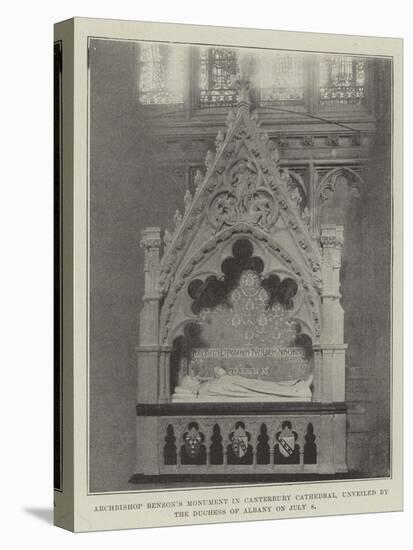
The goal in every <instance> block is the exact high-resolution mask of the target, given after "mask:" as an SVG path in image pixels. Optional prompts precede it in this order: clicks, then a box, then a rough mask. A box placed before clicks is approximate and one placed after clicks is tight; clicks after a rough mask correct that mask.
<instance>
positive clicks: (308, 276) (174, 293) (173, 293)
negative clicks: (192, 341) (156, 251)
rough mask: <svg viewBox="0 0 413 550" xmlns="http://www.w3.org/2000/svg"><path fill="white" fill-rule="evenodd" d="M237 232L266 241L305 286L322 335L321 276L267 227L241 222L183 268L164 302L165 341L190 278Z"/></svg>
mask: <svg viewBox="0 0 413 550" xmlns="http://www.w3.org/2000/svg"><path fill="white" fill-rule="evenodd" d="M235 235H239V236H243V237H247V238H248V237H250V238H251V239H252V240H253V241H258V242H262V243H264V244H265V246H266V247H268V248H269V249H270V250H271V252H272V253H273V254H274V255H275V256H276V257H277V258H278V259H279V260H280V262H281V263H282V265H284V267H285V268H286V270H287V272H289V273H292V274H293V275H294V277H295V279H296V281H297V282H298V283H299V284H300V286H301V287H302V288H303V289H304V292H305V294H306V298H307V301H308V304H309V307H310V310H311V315H312V320H313V325H314V333H315V335H316V336H319V335H320V333H321V326H320V300H319V296H318V291H319V287H318V282H317V280H318V278H317V275H316V274H315V273H317V272H314V271H312V270H311V269H303V267H302V266H300V265H299V264H298V263H297V262H296V261H295V260H294V259H293V258H292V257H291V255H290V254H288V252H287V251H286V250H284V249H283V248H282V247H281V246H280V245H279V244H278V243H277V242H276V241H275V240H274V239H273V238H272V237H271V236H270V235H268V234H267V233H265V232H264V231H263V230H261V229H258V228H256V227H252V226H250V225H248V224H245V223H241V224H238V225H237V226H234V227H231V228H228V229H227V230H225V231H222V232H220V233H219V234H217V235H215V236H213V237H212V238H211V239H209V240H208V241H207V242H206V243H205V245H204V246H203V247H202V249H201V250H200V251H199V252H198V253H197V254H196V255H195V256H193V257H192V258H191V259H190V260H189V261H188V262H187V263H186V264H185V265H184V266H182V268H181V269H180V270H179V274H177V276H176V278H175V279H174V281H173V283H172V284H171V286H170V288H169V290H168V293H167V295H166V298H165V301H164V303H163V305H162V311H161V318H160V338H161V342H162V343H163V344H167V343H168V341H169V329H170V324H171V319H172V317H173V312H174V309H175V306H176V303H177V300H178V298H179V296H180V294H181V292H182V291H183V289H184V287H185V285H186V284H187V281H188V280H189V278H190V276H191V275H192V273H193V272H194V271H195V269H196V267H197V266H198V265H199V264H200V263H201V262H204V261H206V260H207V259H208V258H209V257H210V256H212V255H213V254H214V253H215V251H216V249H217V247H218V246H219V245H222V244H223V243H225V242H227V241H229V240H230V239H232V238H233V237H234V236H235Z"/></svg>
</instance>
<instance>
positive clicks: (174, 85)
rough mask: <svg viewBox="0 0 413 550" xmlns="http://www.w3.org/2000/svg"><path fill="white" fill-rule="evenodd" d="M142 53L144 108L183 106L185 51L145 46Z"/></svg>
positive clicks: (160, 46)
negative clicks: (152, 105) (164, 105)
mask: <svg viewBox="0 0 413 550" xmlns="http://www.w3.org/2000/svg"><path fill="white" fill-rule="evenodd" d="M139 52H140V55H139V73H138V74H139V100H140V102H141V103H143V104H144V105H150V104H158V105H159V104H179V103H183V95H184V94H183V90H184V48H183V47H182V46H175V45H171V44H158V43H141V44H140V45H139Z"/></svg>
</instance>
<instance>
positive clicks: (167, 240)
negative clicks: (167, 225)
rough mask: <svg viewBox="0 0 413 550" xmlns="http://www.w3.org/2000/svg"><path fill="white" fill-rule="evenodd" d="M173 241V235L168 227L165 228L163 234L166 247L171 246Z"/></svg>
mask: <svg viewBox="0 0 413 550" xmlns="http://www.w3.org/2000/svg"><path fill="white" fill-rule="evenodd" d="M171 242H172V235H171V234H170V232H169V231H168V230H167V229H165V231H164V234H163V243H164V245H165V249H167V248H169V246H170V245H171Z"/></svg>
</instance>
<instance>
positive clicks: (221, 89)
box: [199, 48, 239, 108]
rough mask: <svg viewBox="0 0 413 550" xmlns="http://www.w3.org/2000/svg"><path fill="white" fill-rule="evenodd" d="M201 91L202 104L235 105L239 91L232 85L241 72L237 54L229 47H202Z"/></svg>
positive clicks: (212, 105) (205, 105)
mask: <svg viewBox="0 0 413 550" xmlns="http://www.w3.org/2000/svg"><path fill="white" fill-rule="evenodd" d="M199 53H200V60H199V62H200V66H199V91H200V106H201V108H204V107H225V106H231V105H234V104H235V103H236V102H237V100H238V93H237V91H236V90H235V89H234V88H233V87H232V86H233V80H234V76H235V75H236V74H237V73H238V72H239V69H238V62H237V55H236V52H235V51H234V50H231V49H229V48H200V52H199Z"/></svg>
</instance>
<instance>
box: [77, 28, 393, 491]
mask: <svg viewBox="0 0 413 550" xmlns="http://www.w3.org/2000/svg"><path fill="white" fill-rule="evenodd" d="M332 46H334V43H333V42H332ZM88 51H89V54H88V55H89V58H88V63H89V66H88V80H89V81H88V139H89V144H88V151H89V153H88V154H89V159H88V161H89V166H88V170H89V172H88V174H89V175H88V187H89V194H88V224H89V266H88V281H89V319H88V323H89V339H90V340H89V363H88V369H89V378H88V392H89V426H88V437H89V464H88V467H89V491H90V493H102V492H113V491H138V490H148V489H156V488H179V487H186V486H211V485H213V486H217V485H218V486H219V485H228V484H234V483H235V484H242V485H245V484H248V483H255V484H256V483H280V484H282V483H286V482H288V483H291V482H305V481H322V480H349V479H350V480H354V479H365V478H387V477H391V474H392V456H391V451H390V449H391V438H392V430H391V398H392V396H391V379H392V368H393V365H392V357H391V345H392V319H391V304H392V220H393V202H392V116H393V111H392V109H393V103H392V93H393V92H392V83H393V80H392V78H393V67H392V59H391V58H390V57H388V56H378V55H354V54H351V53H348V52H346V51H345V50H335V49H332V50H331V51H323V52H314V51H303V50H299V49H297V50H294V49H291V48H287V49H283V48H279V49H272V48H266V49H264V48H256V47H254V48H252V47H251V48H249V47H239V44H237V43H234V44H233V45H231V46H230V47H229V46H228V45H225V46H222V45H220V44H197V43H184V42H182V43H179V42H172V41H149V40H145V41H137V40H113V39H105V38H94V37H93V38H89V42H88ZM372 53H373V54H374V52H372Z"/></svg>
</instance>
